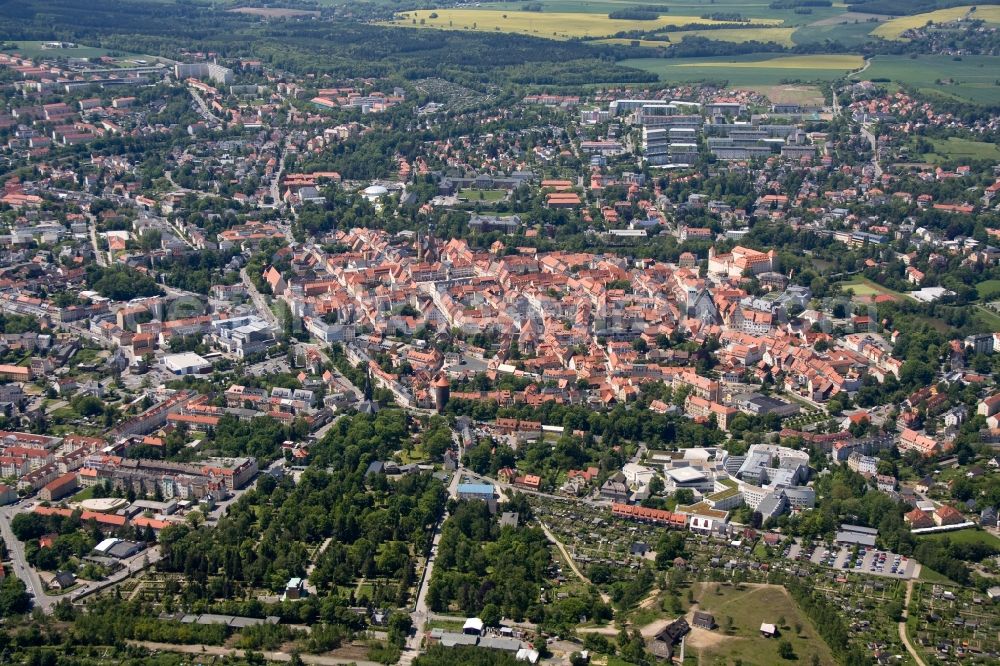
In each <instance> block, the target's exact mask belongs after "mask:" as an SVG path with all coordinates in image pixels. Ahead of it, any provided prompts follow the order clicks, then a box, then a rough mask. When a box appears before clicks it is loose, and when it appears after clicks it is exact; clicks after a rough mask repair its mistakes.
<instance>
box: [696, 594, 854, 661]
mask: <svg viewBox="0 0 1000 666" xmlns="http://www.w3.org/2000/svg"><path fill="white" fill-rule="evenodd" d="M716 589H718V590H719V591H720V592H721V594H716V593H715V590H716ZM695 599H696V600H697V602H698V608H699V610H703V611H708V612H709V613H712V614H713V615H715V621H716V623H717V624H718V625H719V628H718V629H715V630H714V631H712V636H710V637H709V639H708V640H698V637H696V636H692V637H691V638H690V639H689V640H688V646H687V650H686V651H687V654H688V655H690V656H693V657H696V659H697V661H696V662H695V663H699V664H715V663H724V664H732V663H734V662H737V660H739V661H740V662H742V663H743V664H744V665H745V666H751V665H752V664H760V665H761V666H771V665H772V664H779V663H786V662H785V661H784V660H783V659H781V658H780V657H779V656H778V642H779V639H773V638H763V637H761V635H760V625H761V623H762V622H770V623H773V624H778V620H779V619H780V618H782V617H784V619H785V624H784V626H783V627H779V629H778V631H779V632H780V640H787V641H788V642H789V643H791V644H792V648H793V649H794V650H795V655H796V657H797V663H801V664H809V663H811V662H812V658H813V655H816V656H818V657H819V660H820V663H821V664H835V663H837V662H836V660H835V659H834V658H833V654H832V653H831V652H830V648H829V647H828V646H827V645H826V643H824V642H823V639H822V638H820V637H819V635H818V634H817V633H816V628H815V627H814V626H813V625H812V622H810V620H809V619H808V618H807V617H806V616H805V615H804V614H803V613H802V612H801V611H800V610H799V607H798V606H797V605H796V603H795V602H794V601H793V600H792V598H791V597H790V596H788V592H786V591H785V589H784V588H783V587H780V586H777V585H764V586H750V585H744V586H743V589H740V590H737V589H736V588H734V587H731V586H722V585H719V584H717V583H699V584H698V585H696V586H695ZM727 617H729V618H732V623H733V627H732V630H731V631H730V632H729V634H728V635H727V634H726V632H725V631H724V630H723V629H722V627H724V626H725V625H726V618H727ZM796 624H800V625H801V627H802V631H801V632H800V633H799V634H796V632H795V625H796Z"/></svg>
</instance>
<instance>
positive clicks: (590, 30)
mask: <svg viewBox="0 0 1000 666" xmlns="http://www.w3.org/2000/svg"><path fill="white" fill-rule="evenodd" d="M392 23H394V24H395V25H399V26H407V27H416V28H437V29H439V30H477V31H486V32H510V33H520V34H522V35H534V36H536V37H547V38H550V39H571V38H573V37H607V36H610V35H614V34H616V33H619V32H623V31H626V30H655V29H656V28H658V27H661V26H667V25H693V24H702V25H712V24H718V23H720V21H713V20H711V19H703V18H701V17H700V16H698V15H692V16H676V15H673V14H664V15H662V16H660V17H659V18H658V19H656V20H655V21H638V20H633V19H611V18H608V15H607V14H587V13H582V12H525V11H515V10H511V11H502V10H495V9H421V10H415V11H410V12H400V13H399V14H398V15H397V16H396V19H395V20H394V21H392ZM753 23H754V24H759V25H777V24H779V23H780V21H777V20H767V19H753Z"/></svg>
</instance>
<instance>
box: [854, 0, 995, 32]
mask: <svg viewBox="0 0 1000 666" xmlns="http://www.w3.org/2000/svg"><path fill="white" fill-rule="evenodd" d="M972 10H974V11H972ZM966 16H968V17H969V18H971V19H979V20H981V21H986V22H987V23H1000V7H998V6H996V5H986V6H975V5H964V6H962V7H949V8H948V9H938V10H936V11H933V12H925V13H923V14H914V15H913V16H900V17H898V18H894V19H892V20H891V21H886V22H885V23H883V24H881V25H879V26H878V27H877V28H875V30H873V31H872V33H871V34H872V35H874V36H876V37H882V38H883V39H901V38H902V35H903V33H904V32H906V31H907V30H911V29H913V28H919V27H921V26H924V25H927V23H928V22H934V23H945V22H947V21H955V20H958V19H961V18H964V17H966Z"/></svg>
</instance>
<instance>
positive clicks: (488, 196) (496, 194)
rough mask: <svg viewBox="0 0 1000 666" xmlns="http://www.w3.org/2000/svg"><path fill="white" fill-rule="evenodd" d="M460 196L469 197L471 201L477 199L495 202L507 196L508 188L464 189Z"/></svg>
mask: <svg viewBox="0 0 1000 666" xmlns="http://www.w3.org/2000/svg"><path fill="white" fill-rule="evenodd" d="M458 196H460V197H463V198H465V199H468V200H469V202H470V203H475V202H476V201H486V202H489V203H494V202H497V201H502V200H503V199H504V198H505V197H506V196H507V190H462V191H461V192H459V193H458Z"/></svg>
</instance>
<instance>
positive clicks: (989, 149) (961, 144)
mask: <svg viewBox="0 0 1000 666" xmlns="http://www.w3.org/2000/svg"><path fill="white" fill-rule="evenodd" d="M931 143H933V144H934V152H933V153H931V154H928V155H925V156H924V158H925V159H927V161H929V162H945V161H951V160H990V161H993V162H995V161H997V160H1000V147H998V146H997V145H996V144H995V143H986V142H985V141H973V140H971V139H962V138H959V137H955V136H952V137H948V138H947V139H931Z"/></svg>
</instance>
